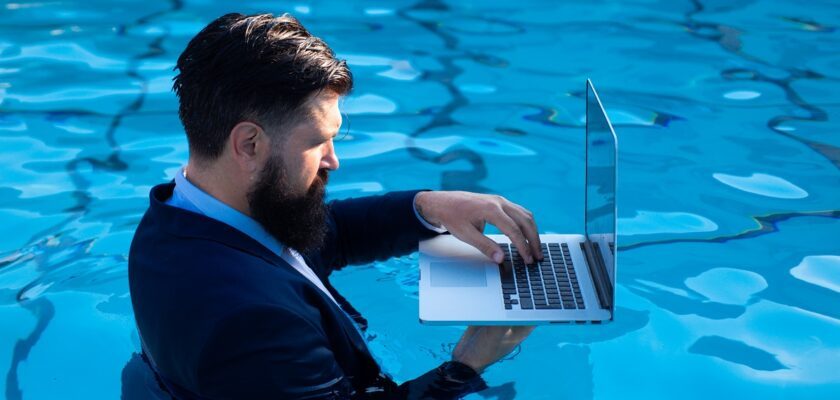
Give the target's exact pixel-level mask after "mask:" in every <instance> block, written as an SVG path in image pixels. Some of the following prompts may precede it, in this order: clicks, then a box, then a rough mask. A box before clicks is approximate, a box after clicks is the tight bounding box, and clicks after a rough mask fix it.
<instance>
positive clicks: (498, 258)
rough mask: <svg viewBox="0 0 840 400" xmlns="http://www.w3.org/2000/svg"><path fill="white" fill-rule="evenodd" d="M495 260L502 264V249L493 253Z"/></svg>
mask: <svg viewBox="0 0 840 400" xmlns="http://www.w3.org/2000/svg"><path fill="white" fill-rule="evenodd" d="M493 261H495V262H496V264H501V263H502V252H501V251H498V250H497V251H496V252H495V253H493Z"/></svg>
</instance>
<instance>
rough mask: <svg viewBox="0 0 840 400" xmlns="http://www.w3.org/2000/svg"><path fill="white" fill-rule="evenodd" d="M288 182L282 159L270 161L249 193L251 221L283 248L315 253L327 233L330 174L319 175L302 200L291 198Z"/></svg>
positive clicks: (274, 158) (272, 158) (297, 197)
mask: <svg viewBox="0 0 840 400" xmlns="http://www.w3.org/2000/svg"><path fill="white" fill-rule="evenodd" d="M287 179H288V175H287V174H286V171H285V169H284V168H283V166H282V163H281V162H280V160H279V158H278V157H271V158H269V160H268V161H267V162H266V163H265V167H264V168H263V170H262V171H261V172H260V176H259V179H258V180H257V183H256V184H255V185H254V187H253V188H252V189H251V191H250V192H249V193H248V206H249V207H250V208H251V217H252V218H254V219H255V220H256V221H257V222H259V223H260V225H262V226H263V228H265V230H266V231H268V233H270V234H271V235H272V236H274V237H275V238H276V239H277V240H279V241H280V242H282V243H283V244H284V245H286V246H289V247H291V248H293V249H295V250H297V251H298V252H300V253H306V252H309V251H311V250H316V249H318V248H320V247H321V245H323V243H324V238H325V237H326V232H327V227H326V219H327V206H326V205H325V204H324V194H325V187H326V184H327V179H328V177H327V170H325V169H322V170H319V171H318V178H316V179H315V181H314V182H313V183H312V186H310V187H309V189H308V190H307V191H306V193H305V194H304V195H302V196H293V195H290V193H291V188H289V182H288V180H287Z"/></svg>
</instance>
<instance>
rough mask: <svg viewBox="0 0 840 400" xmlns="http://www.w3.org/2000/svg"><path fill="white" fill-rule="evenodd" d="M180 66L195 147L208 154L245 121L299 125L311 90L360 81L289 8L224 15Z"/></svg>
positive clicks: (184, 115) (179, 83)
mask: <svg viewBox="0 0 840 400" xmlns="http://www.w3.org/2000/svg"><path fill="white" fill-rule="evenodd" d="M175 69H177V70H178V71H179V73H178V75H177V76H175V78H174V79H173V81H174V84H173V89H174V90H175V94H176V95H177V96H178V99H179V101H180V107H179V109H178V115H179V117H180V118H181V122H182V123H183V124H184V130H185V131H186V133H187V141H188V142H189V146H190V153H191V154H194V155H196V156H198V159H199V160H204V161H212V160H215V159H216V158H218V157H219V156H220V155H221V154H222V150H223V149H224V147H225V142H226V141H227V139H228V136H229V135H230V131H231V130H232V129H233V127H234V126H236V124H238V123H239V122H241V121H252V122H254V123H257V124H259V125H260V126H262V127H263V129H266V131H268V128H269V127H271V128H274V129H278V128H279V127H281V126H282V125H284V124H295V123H297V122H298V121H299V120H300V118H301V117H303V116H305V113H304V112H303V111H302V107H301V106H302V105H303V104H304V103H305V102H306V100H307V99H309V98H310V96H312V95H315V94H317V93H318V92H320V91H322V90H324V89H329V90H332V91H334V92H336V93H337V94H339V95H344V94H347V93H348V92H350V90H351V89H352V88H353V75H352V74H351V73H350V70H349V68H348V67H347V63H346V62H345V61H343V60H338V59H336V58H335V53H333V51H332V49H330V47H329V46H327V44H326V43H324V41H323V40H321V39H319V38H317V37H315V36H312V35H311V34H310V33H309V31H307V30H306V28H304V27H303V25H301V23H300V22H299V21H298V20H297V19H295V18H294V17H292V16H291V15H288V14H283V15H282V16H279V17H274V16H273V15H271V14H259V15H248V16H246V15H242V14H235V13H232V14H226V15H224V16H221V17H219V18H218V19H216V20H215V21H213V22H211V23H210V24H209V25H207V26H206V27H204V29H202V30H201V32H199V33H198V34H197V35H196V36H195V37H194V38H193V39H192V40H190V43H189V44H188V45H187V48H186V49H184V52H183V53H181V56H180V57H178V64H177V65H176V67H175Z"/></svg>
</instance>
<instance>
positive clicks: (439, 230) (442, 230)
mask: <svg viewBox="0 0 840 400" xmlns="http://www.w3.org/2000/svg"><path fill="white" fill-rule="evenodd" d="M421 192H422V190H421ZM418 194H420V192H417V194H415V195H414V199H413V200H412V201H411V207H412V208H414V215H416V216H417V219H418V220H420V223H421V224H423V226H425V227H426V228H427V229H429V230H431V231H435V232H437V233H445V232H446V231H447V230H446V227H445V226H443V225H441V227H440V228H438V227H436V226H434V225H432V224H430V223H429V221H426V219H425V218H423V216H422V215H420V212H418V211H417V195H418Z"/></svg>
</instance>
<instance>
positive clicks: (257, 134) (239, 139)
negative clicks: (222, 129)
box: [228, 121, 270, 173]
mask: <svg viewBox="0 0 840 400" xmlns="http://www.w3.org/2000/svg"><path fill="white" fill-rule="evenodd" d="M269 146H270V143H269V142H268V136H267V135H266V133H265V131H264V130H263V128H262V127H260V126H259V125H257V124H255V123H253V122H248V121H242V122H240V123H238V124H236V126H234V127H233V129H231V131H230V137H228V147H229V148H230V150H231V157H232V158H233V160H234V161H236V163H237V164H238V165H239V167H240V168H241V169H242V170H243V171H245V172H248V173H254V172H256V171H257V170H258V169H259V166H260V160H262V158H264V156H265V154H264V153H265V152H266V151H268V150H269Z"/></svg>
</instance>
